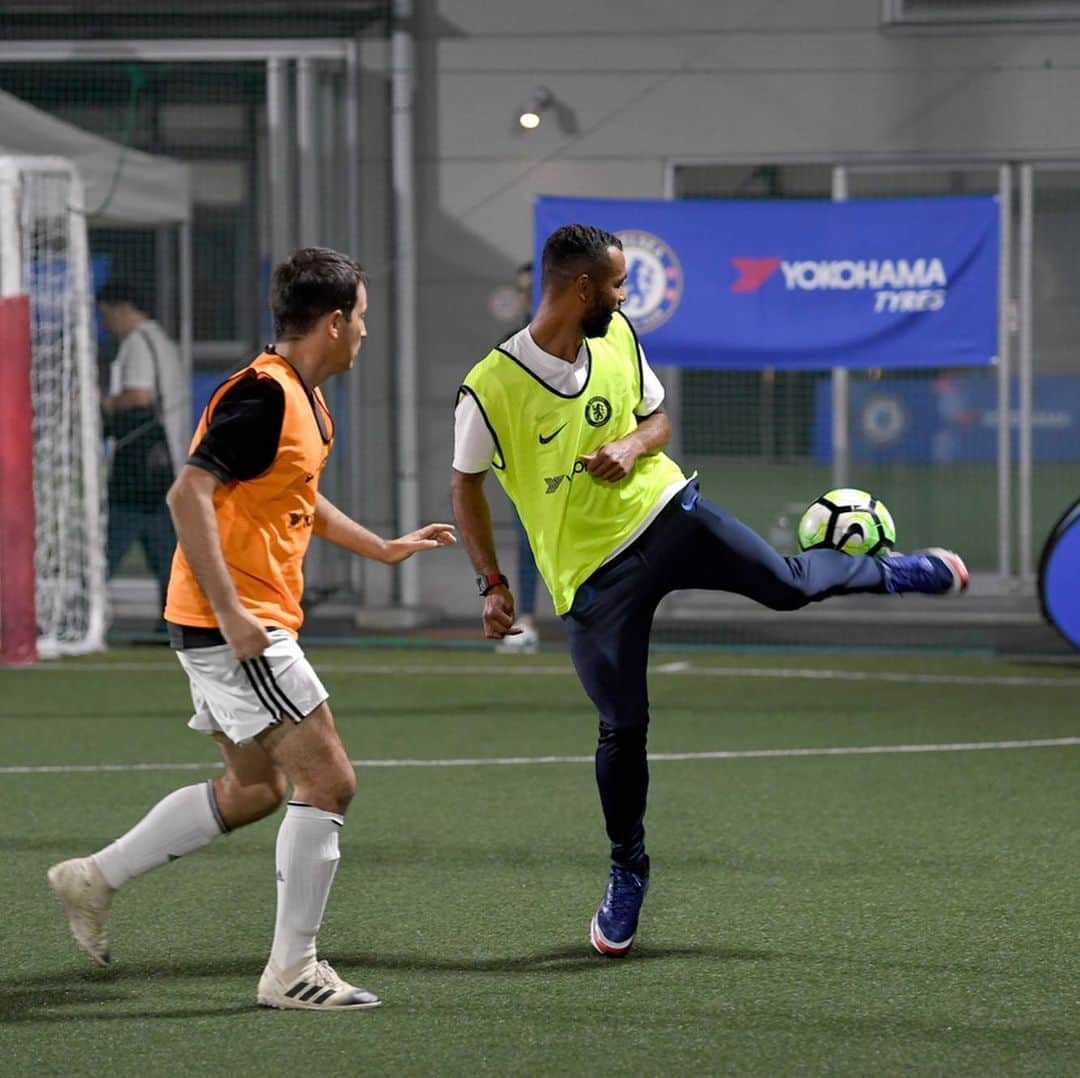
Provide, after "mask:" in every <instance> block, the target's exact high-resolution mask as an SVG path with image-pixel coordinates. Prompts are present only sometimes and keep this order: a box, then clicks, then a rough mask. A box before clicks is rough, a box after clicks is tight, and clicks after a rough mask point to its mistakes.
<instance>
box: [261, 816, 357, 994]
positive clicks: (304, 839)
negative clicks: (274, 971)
mask: <svg viewBox="0 0 1080 1078" xmlns="http://www.w3.org/2000/svg"><path fill="white" fill-rule="evenodd" d="M344 822H345V820H344V818H343V817H341V816H338V815H337V814H336V813H333V812H324V811H323V810H322V809H317V808H312V807H311V805H304V804H301V803H300V802H298V801H290V802H289V805H288V808H286V810H285V819H283V820H282V821H281V827H280V828H279V830H278V836H277V919H276V920H275V922H274V946H273V948H272V949H271V951H270V961H271V962H273V963H274V965H275V966H277V968H278V969H279V970H281V971H282V972H288V971H290V970H292V969H293V967H295V966H297V965H300V964H301V963H303V964H306V963H307V962H309V961H311V960H312V959H313V958H314V957H315V937H316V936H317V935H318V933H319V926H320V925H321V924H322V919H323V913H324V912H325V911H326V900H327V898H328V897H329V895H330V885H331V884H332V883H333V882H334V873H335V872H336V871H337V866H338V859H339V858H340V857H341V854H340V853H339V852H338V831H339V830H340V828H341V825H342V824H343V823H344Z"/></svg>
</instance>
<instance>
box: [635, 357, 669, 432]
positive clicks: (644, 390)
mask: <svg viewBox="0 0 1080 1078" xmlns="http://www.w3.org/2000/svg"><path fill="white" fill-rule="evenodd" d="M638 355H640V356H641V401H640V402H639V404H638V406H637V407H636V408H635V409H634V414H635V415H640V416H646V415H652V414H653V412H655V411H656V409H657V408H659V407H660V405H661V404H663V403H664V387H663V386H662V385H661V384H660V379H659V378H657V377H656V373H655V372H654V371H653V369H652V367H650V366H649V364H648V361H647V360H646V359H645V349H643V348H642V347H641V345H640V344H639V345H638Z"/></svg>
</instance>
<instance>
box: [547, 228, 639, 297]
mask: <svg viewBox="0 0 1080 1078" xmlns="http://www.w3.org/2000/svg"><path fill="white" fill-rule="evenodd" d="M609 247H616V248H618V249H619V250H620V251H621V250H622V240H620V239H619V237H618V236H616V235H615V234H614V233H612V232H607V231H606V230H604V229H602V228H597V227H596V226H595V225H563V226H562V228H557V229H555V231H554V232H552V233H551V235H550V236H548V238H547V242H546V243H545V244H544V255H543V259H542V261H541V267H542V281H543V285H544V287H545V288H548V287H550V286H552V285H555V284H557V283H558V282H559V281H569V280H573V279H574V278H575V277H577V276H578V275H579V274H581V273H587V272H588V271H589V270H590V269H592V268H593V267H594V266H597V265H599V264H600V263H601V262H603V261H604V259H605V258H607V252H608V248H609Z"/></svg>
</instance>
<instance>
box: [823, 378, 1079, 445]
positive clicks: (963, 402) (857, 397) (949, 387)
mask: <svg viewBox="0 0 1080 1078" xmlns="http://www.w3.org/2000/svg"><path fill="white" fill-rule="evenodd" d="M1010 399H1011V400H1012V401H1013V407H1012V414H1011V415H1010V417H1009V426H1010V429H1011V430H1012V431H1013V451H1014V452H1015V451H1016V431H1017V429H1018V425H1019V416H1018V414H1017V411H1016V404H1015V402H1016V401H1017V400H1018V399H1019V385H1018V383H1017V382H1015V381H1014V382H1013V385H1012V388H1011V390H1010ZM850 400H851V403H850V409H851V410H850V416H851V424H850V439H851V443H850V444H851V459H852V460H853V461H856V462H862V463H867V464H976V463H985V464H989V463H991V462H993V461H995V460H996V459H997V430H998V410H997V380H996V377H994V376H992V375H991V374H989V373H988V374H986V375H985V376H980V375H977V374H974V373H966V374H965V373H950V372H945V373H942V374H940V375H938V376H937V377H934V378H919V379H914V378H913V379H904V380H902V381H901V380H897V379H894V380H892V381H888V382H857V383H855V384H853V385H852V386H851V398H850ZM1031 412H1032V424H1031V425H1032V455H1033V457H1034V459H1035V461H1036V462H1038V463H1039V464H1052V463H1067V462H1072V461H1077V460H1080V376H1077V375H1074V374H1072V375H1070V374H1045V375H1040V376H1038V377H1036V378H1035V381H1034V397H1033V402H1032V409H1031ZM814 459H815V460H816V461H818V462H819V463H822V464H826V463H828V462H829V461H831V460H832V393H831V390H830V386H829V383H828V381H826V380H820V381H819V382H818V384H817V386H816V387H815V395H814Z"/></svg>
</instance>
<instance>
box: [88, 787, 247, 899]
mask: <svg viewBox="0 0 1080 1078" xmlns="http://www.w3.org/2000/svg"><path fill="white" fill-rule="evenodd" d="M227 830H228V828H227V827H226V826H225V823H224V821H223V820H222V819H221V814H220V813H219V812H218V807H217V802H216V801H215V800H214V787H213V784H212V783H210V782H200V783H199V784H198V785H197V786H185V787H183V788H182V789H180V790H173V792H172V793H171V794H169V796H168V797H166V798H163V799H162V800H161V801H159V802H158V803H157V804H156V805H155V806H154V807H153V808H152V809H151V810H150V811H149V812H148V813H147V814H146V815H145V816H144V817H143V818H142V819H141V820H140V821H139V822H138V823H137V824H136V825H135V826H134V827H133V828H132V829H131V830H130V831H128V833H127V834H126V835H121V836H120V838H118V839H117V840H116V841H115V842H113V843H112V844H111V845H109V846H106V847H105V849H103V850H98V852H97V853H95V854H94V861H95V862H96V864H97V866H98V868H100V869H101V874H102V875H103V876H104V877H105V881H106V882H107V883H108V885H109V886H110V887H111V888H112V889H113V890H114V891H115V890H116V889H117V888H119V887H122V886H123V885H124V884H125V883H127V882H128V880H132V879H134V878H135V877H136V876H141V875H142V874H143V873H144V872H149V871H150V869H152V868H157V867H158V865H163V864H165V863H166V862H167V861H175V860H176V859H177V858H178V857H183V856H184V854H186V853H191V852H192V851H194V850H199V849H202V847H203V846H208V845H209V844H210V843H211V842H213V841H214V839H216V838H217V837H218V835H222V834H224V833H225V832H226V831H227Z"/></svg>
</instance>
